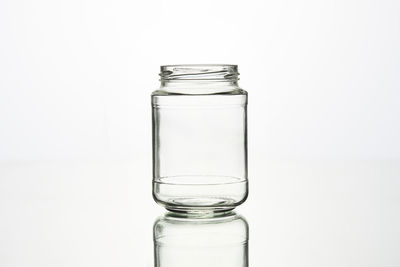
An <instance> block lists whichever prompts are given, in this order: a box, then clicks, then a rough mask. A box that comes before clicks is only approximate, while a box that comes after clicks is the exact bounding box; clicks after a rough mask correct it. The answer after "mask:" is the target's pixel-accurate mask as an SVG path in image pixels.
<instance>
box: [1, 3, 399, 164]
mask: <svg viewBox="0 0 400 267" xmlns="http://www.w3.org/2000/svg"><path fill="white" fill-rule="evenodd" d="M399 14H400V2H399V1H394V0H393V1H389V0H385V1H375V0H367V1H355V0H351V1H349V0H339V1H311V0H307V1H292V0H290V1H231V0H230V1H211V0H206V1H195V2H194V1H176V0H173V1H171V0H169V1H160V0H158V1H155V0H148V1H131V0H130V1H98V0H97V1H90V0H79V1H77V0H71V1H50V0H49V1H45V0H39V1H22V0H18V1H14V0H13V1H11V0H2V1H1V2H0V74H1V75H0V125H1V126H0V127H1V128H0V159H1V160H36V159H70V158H100V159H109V158H111V159H131V158H143V162H145V164H150V158H151V157H150V135H151V125H150V93H151V91H153V90H154V89H156V88H157V86H158V71H159V65H162V64H180V63H229V64H238V65H239V70H240V72H241V81H240V83H241V85H242V87H243V88H244V89H246V90H248V91H249V94H250V107H249V116H250V117H249V145H250V155H251V160H255V159H257V158H274V159H275V158H289V159H291V158H339V159H348V158H350V159H354V158H355V159H371V158H372V159H395V158H397V159H398V158H400V138H399V136H400V119H399V117H400V105H399V103H400V93H399V90H400V77H399V73H400V49H399V47H400V16H399Z"/></svg>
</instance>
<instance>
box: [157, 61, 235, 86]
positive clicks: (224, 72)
mask: <svg viewBox="0 0 400 267" xmlns="http://www.w3.org/2000/svg"><path fill="white" fill-rule="evenodd" d="M160 77H161V79H160V80H161V82H167V81H185V80H187V81H190V80H194V81H230V82H236V81H237V80H239V72H238V67H237V65H203V64H201V65H200V64H199V65H195V64H188V65H165V66H161V72H160Z"/></svg>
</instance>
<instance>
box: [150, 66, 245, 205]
mask: <svg viewBox="0 0 400 267" xmlns="http://www.w3.org/2000/svg"><path fill="white" fill-rule="evenodd" d="M160 75H161V87H160V89H159V90H157V91H155V92H153V94H152V107H153V196H154V199H155V200H156V201H157V202H158V203H159V204H161V205H163V206H165V207H166V208H167V209H170V210H186V211H188V210H189V211H191V210H194V211H196V210H197V211H198V210H207V209H213V210H229V209H233V208H234V207H235V206H237V205H239V204H241V203H242V202H244V201H245V199H246V197H247V188H248V185H247V125H246V123H247V118H246V117H247V114H246V113H247V112H246V109H247V92H246V91H244V90H243V89H241V88H239V87H238V83H237V81H238V75H239V73H238V72H237V66H236V65H169V66H162V67H161V74H160Z"/></svg>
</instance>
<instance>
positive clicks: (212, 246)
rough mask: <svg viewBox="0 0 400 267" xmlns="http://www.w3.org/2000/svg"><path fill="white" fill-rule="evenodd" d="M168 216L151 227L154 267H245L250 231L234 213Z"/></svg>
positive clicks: (171, 214)
mask: <svg viewBox="0 0 400 267" xmlns="http://www.w3.org/2000/svg"><path fill="white" fill-rule="evenodd" d="M214 215H216V216H211V217H208V216H204V217H202V218H193V217H191V216H190V213H167V214H166V215H165V216H162V217H160V218H159V219H158V220H157V221H156V222H155V223H154V227H153V238H154V266H155V267H187V266H190V267H204V266H207V267H214V266H215V267H247V266H248V239H249V227H248V224H247V222H246V220H245V219H244V218H243V217H242V216H239V215H237V214H235V213H234V212H232V211H230V212H227V213H224V212H221V213H218V214H214Z"/></svg>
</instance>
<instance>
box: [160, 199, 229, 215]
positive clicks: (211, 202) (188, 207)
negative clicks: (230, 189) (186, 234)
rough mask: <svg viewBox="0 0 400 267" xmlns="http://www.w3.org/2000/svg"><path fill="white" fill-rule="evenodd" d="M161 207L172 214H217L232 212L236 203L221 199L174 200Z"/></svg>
mask: <svg viewBox="0 0 400 267" xmlns="http://www.w3.org/2000/svg"><path fill="white" fill-rule="evenodd" d="M163 206H164V207H165V208H166V209H167V210H169V211H173V212H185V213H209V212H215V213H217V212H218V213H219V212H226V211H230V210H233V209H234V208H235V207H236V203H235V200H234V199H223V198H174V199H173V200H171V202H168V203H163Z"/></svg>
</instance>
